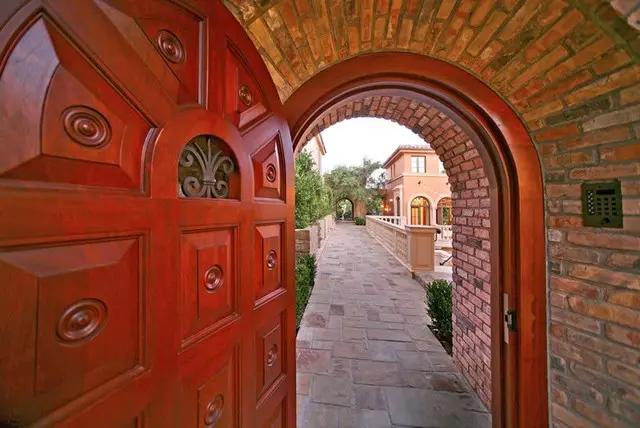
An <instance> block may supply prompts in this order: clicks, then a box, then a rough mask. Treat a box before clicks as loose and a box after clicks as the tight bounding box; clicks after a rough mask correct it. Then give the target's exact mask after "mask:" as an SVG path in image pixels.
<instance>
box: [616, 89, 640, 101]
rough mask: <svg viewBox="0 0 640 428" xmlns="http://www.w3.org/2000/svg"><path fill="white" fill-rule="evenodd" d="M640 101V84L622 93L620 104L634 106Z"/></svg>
mask: <svg viewBox="0 0 640 428" xmlns="http://www.w3.org/2000/svg"><path fill="white" fill-rule="evenodd" d="M638 101H640V84H639V85H635V86H632V87H630V88H627V89H623V90H622V91H620V104H621V105H625V104H632V103H635V102H638Z"/></svg>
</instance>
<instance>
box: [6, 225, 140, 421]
mask: <svg viewBox="0 0 640 428" xmlns="http://www.w3.org/2000/svg"><path fill="white" fill-rule="evenodd" d="M141 248H143V246H142V245H141V238H140V237H131V238H121V239H118V240H110V241H102V242H90V243H81V244H69V243H65V244H58V245H47V246H46V247H37V248H27V249H19V250H15V251H13V250H9V251H4V252H0V295H2V296H3V299H5V301H4V302H3V304H4V307H6V308H9V311H8V312H5V313H3V314H0V343H2V344H3V346H2V348H1V349H0V362H2V364H0V378H2V379H5V380H7V381H3V382H0V397H7V398H8V400H9V401H8V402H5V403H6V404H8V405H10V406H11V405H12V403H13V400H15V401H16V404H17V403H21V404H23V405H24V404H25V403H27V404H26V405H27V407H32V406H35V407H36V408H38V409H39V411H43V412H45V413H46V412H48V411H50V410H53V409H54V408H56V407H58V406H60V405H62V404H64V403H66V402H67V401H68V400H71V399H73V398H77V397H79V396H81V395H82V394H84V393H86V392H88V391H90V390H91V389H93V388H95V387H97V386H99V385H101V384H103V383H105V382H106V381H108V380H111V379H113V378H115V377H118V376H119V375H124V374H125V373H127V372H129V371H130V370H132V369H134V368H136V367H139V366H140V365H142V354H143V350H142V348H141V346H142V343H143V341H144V340H145V338H144V334H143V332H144V330H143V329H142V324H141V320H142V319H143V317H142V314H141V312H142V310H143V308H142V307H141V301H140V296H141V294H142V292H143V291H142V290H143V284H142V279H141V278H142V275H141V271H142V267H141V266H140V261H141V256H140V251H141ZM9 379H11V381H8V380H9ZM3 401H4V398H3ZM17 411H18V412H19V411H20V409H17ZM29 413H30V416H32V415H33V414H32V413H31V412H30V411H29Z"/></svg>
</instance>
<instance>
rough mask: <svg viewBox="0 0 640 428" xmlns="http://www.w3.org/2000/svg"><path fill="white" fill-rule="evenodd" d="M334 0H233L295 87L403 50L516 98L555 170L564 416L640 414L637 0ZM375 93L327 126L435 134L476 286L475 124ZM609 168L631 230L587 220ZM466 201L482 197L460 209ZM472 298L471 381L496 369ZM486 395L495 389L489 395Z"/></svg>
mask: <svg viewBox="0 0 640 428" xmlns="http://www.w3.org/2000/svg"><path fill="white" fill-rule="evenodd" d="M328 3H329V2H325V1H314V2H310V1H304V0H296V1H291V0H279V1H278V0H274V1H270V2H254V1H253V0H228V1H227V5H228V7H229V8H230V9H231V10H232V11H233V12H234V13H235V14H236V16H237V17H238V19H239V20H240V22H241V23H243V24H244V25H245V27H246V28H248V29H249V33H250V35H251V37H253V39H254V41H255V42H256V45H257V46H258V48H259V49H260V51H261V53H262V55H263V57H264V58H265V61H266V62H267V66H268V67H269V70H270V71H271V73H272V76H273V78H274V81H275V82H276V85H277V86H278V89H279V91H280V95H281V97H282V99H283V100H285V99H286V98H287V97H288V96H289V95H290V94H291V93H292V92H293V91H294V90H295V89H296V88H297V87H298V86H299V85H301V84H302V83H303V82H304V81H305V80H307V79H309V78H310V77H311V76H313V75H314V74H315V73H317V72H318V71H319V70H321V69H322V68H324V67H327V66H330V65H331V64H332V63H334V62H336V61H339V60H342V59H344V58H347V57H349V56H354V55H358V54H360V53H363V52H367V51H370V50H405V51H410V52H416V53H420V54H425V55H430V56H434V57H436V58H442V59H444V60H446V61H449V62H453V63H455V64H456V65H458V66H459V67H461V68H462V69H465V70H467V71H468V72H469V73H471V74H473V75H475V76H477V77H478V78H479V79H481V80H483V81H484V82H486V83H487V84H488V85H489V86H490V87H492V88H493V89H494V90H495V91H496V92H497V93H498V94H500V95H501V96H502V97H503V99H505V100H506V101H507V102H508V103H510V105H511V106H512V107H513V109H514V111H516V113H517V114H519V115H520V117H521V119H522V120H523V122H524V123H525V125H526V126H527V127H528V129H529V130H530V132H531V134H532V136H533V139H534V142H535V143H536V146H537V148H538V152H539V155H540V158H541V163H542V169H543V176H544V179H545V196H546V204H545V210H546V217H547V225H548V236H549V241H550V242H549V243H550V245H548V269H549V288H550V294H549V307H550V309H549V314H550V327H549V336H550V338H554V339H553V341H551V339H550V344H551V349H550V361H551V364H550V368H549V370H550V379H551V394H550V400H551V402H552V406H551V407H550V408H551V410H552V415H553V420H554V424H556V425H557V426H559V427H563V426H602V425H604V426H622V427H625V426H638V425H639V424H640V411H638V406H639V404H640V378H639V376H638V375H637V370H638V369H637V367H638V363H639V362H640V360H638V351H639V350H640V319H639V318H638V316H639V312H640V311H639V310H638V307H637V306H636V304H635V303H636V302H637V294H638V293H640V291H638V283H637V278H638V275H639V273H640V264H639V260H640V198H639V196H640V158H639V153H638V145H639V144H640V143H639V140H640V95H639V91H640V90H639V89H638V88H639V86H640V85H639V84H640V32H639V31H638V29H640V19H639V16H640V2H639V1H637V0H613V1H594V0H527V1H523V0H521V1H515V0H509V1H500V2H490V1H484V0H483V1H468V0H463V1H459V2H453V1H442V0H417V1H416V0H396V1H373V0H354V1H350V2H332V3H331V10H329V9H328V7H327V5H328ZM347 4H349V5H352V6H350V8H347V7H346V5H347ZM279 17H281V18H279ZM329 17H331V19H330V18H329ZM281 20H283V21H284V22H286V25H280V24H278V23H279V22H280V21H281ZM294 53H295V54H296V55H294ZM296 58H302V59H303V60H302V61H301V62H300V61H299V60H298V61H299V62H300V63H301V64H303V65H302V66H299V65H297V64H296ZM367 102H368V101H367V100H362V104H361V105H356V104H354V105H353V106H351V108H352V110H347V109H345V110H344V111H343V112H332V113H331V115H328V116H327V117H326V118H325V125H320V127H322V126H325V127H326V126H329V125H330V124H331V123H335V121H338V120H343V119H344V118H347V117H349V116H350V115H351V116H352V115H353V114H354V113H353V112H360V114H363V115H364V113H362V112H363V111H364V110H363V109H369V110H368V111H369V112H375V114H373V115H375V116H378V114H381V117H386V118H388V119H390V120H394V121H396V122H398V123H401V124H403V125H405V126H407V127H409V128H410V129H413V130H414V132H418V133H419V134H420V135H422V136H423V137H424V138H425V139H426V140H427V141H428V142H430V143H431V144H432V145H433V146H434V147H436V146H437V147H438V149H439V152H438V153H439V155H441V156H442V157H443V158H444V159H445V160H446V161H447V164H446V166H447V168H448V172H449V174H450V176H451V177H452V182H451V183H452V186H454V192H455V193H456V197H457V203H456V204H455V205H454V207H455V210H456V212H455V214H456V215H457V216H458V220H457V223H456V225H455V226H456V230H457V233H456V236H460V238H459V242H457V243H456V245H457V247H456V248H455V251H456V260H455V267H456V275H457V279H456V281H457V282H458V283H459V284H460V286H459V287H458V290H459V294H458V292H457V294H456V299H458V300H460V299H464V298H466V297H467V296H468V294H469V293H472V292H473V291H474V290H479V289H478V288H476V287H475V286H474V285H473V284H474V283H473V278H472V277H479V276H480V275H478V272H481V273H482V276H483V278H484V277H486V276H485V274H489V272H485V270H484V267H485V265H484V264H482V265H481V266H482V268H480V266H479V265H478V264H477V262H476V265H474V264H472V263H471V261H473V260H475V259H480V257H479V256H478V254H477V253H476V252H475V251H476V250H479V249H480V250H485V251H486V250H487V248H484V245H485V244H484V242H483V248H476V247H473V246H471V245H470V244H469V242H468V237H469V235H466V234H464V233H463V227H473V228H477V227H478V226H477V225H476V223H474V224H469V220H471V219H473V220H474V221H475V220H477V218H482V217H480V215H485V212H484V211H481V210H482V209H483V208H484V207H475V206H473V207H469V205H468V204H469V201H471V200H474V199H477V198H478V197H477V196H475V197H474V195H473V193H472V192H473V191H474V190H477V189H475V187H474V186H475V185H476V182H475V181H474V180H476V179H478V178H480V179H482V178H484V176H482V177H475V178H471V176H470V174H469V177H467V175H465V174H466V173H471V172H474V171H479V170H480V169H481V168H482V166H481V165H478V164H477V163H475V161H476V159H473V158H471V159H465V158H464V155H465V153H466V154H467V156H472V155H471V150H472V149H473V148H472V147H466V144H467V142H465V141H464V140H465V138H464V136H462V135H459V134H458V135H457V136H445V132H446V130H444V126H445V125H444V124H445V123H446V121H447V119H446V117H444V116H443V115H441V114H439V112H437V111H436V112H434V111H433V109H431V108H430V107H429V106H425V105H417V104H416V103H415V102H413V101H412V100H404V103H403V104H402V107H400V104H399V102H400V100H392V99H390V98H387V99H384V97H382V98H381V99H379V100H375V101H374V100H373V99H372V100H371V101H370V104H368V105H367V104H366V103H367ZM412 103H413V104H412ZM405 104H406V105H405ZM412 106H413V107H412ZM407 109H408V110H407ZM349 111H351V112H352V113H349ZM356 114H357V113H356ZM367 115H372V114H369V113H367ZM454 130H455V129H454ZM441 131H442V132H441ZM463 145H465V146H464V149H465V150H463ZM454 148H455V149H456V150H457V153H456V152H454ZM468 161H471V163H467V162H468ZM472 165H473V166H472ZM612 178H618V179H620V181H621V183H622V189H623V203H624V205H625V210H624V212H625V216H626V217H625V226H624V228H623V229H588V228H584V227H583V226H582V223H581V217H580V212H581V203H580V186H581V183H582V182H583V181H584V180H609V179H612ZM478 186H479V188H480V189H482V188H483V185H482V184H481V183H480V180H479V181H478ZM485 209H486V208H485ZM463 210H465V211H463ZM469 210H478V211H477V212H476V211H473V216H463V212H464V214H471V212H472V211H469ZM485 227H489V224H487V225H486V226H485ZM464 230H466V229H464ZM551 238H553V239H551ZM463 241H464V242H463ZM486 245H487V246H488V245H490V244H489V242H488V241H486ZM470 257H471V259H470ZM472 272H473V273H472ZM474 275H475V276H474ZM634 278H636V279H635V281H634ZM483 280H484V279H483ZM485 292H486V290H485ZM596 292H597V293H596ZM464 293H467V294H464ZM594 293H595V294H594ZM478 297H479V296H478ZM458 300H456V301H457V302H458ZM460 306H461V307H462V308H464V310H462V309H461V310H460V314H461V316H464V317H465V318H464V319H465V320H468V322H463V321H462V320H463V319H462V318H461V316H459V317H458V318H457V321H460V322H457V323H456V329H457V330H456V331H457V334H458V337H459V338H460V340H456V345H455V351H456V352H457V353H458V355H460V357H459V358H458V362H459V364H460V365H461V366H462V367H463V369H464V370H465V373H466V374H467V376H468V378H469V379H471V381H472V383H474V385H476V386H477V385H486V384H487V382H488V379H490V373H486V372H485V371H484V370H482V369H480V370H479V369H478V366H479V365H484V364H485V360H484V359H478V358H476V359H474V358H470V357H468V356H467V355H466V354H464V353H465V352H471V351H472V350H473V349H476V348H477V349H485V347H483V346H479V345H478V344H482V338H481V337H480V336H479V335H478V337H475V338H474V337H472V336H465V335H463V334H462V333H461V332H464V331H468V330H469V329H471V328H472V327H473V326H474V325H475V324H473V322H474V321H473V320H475V319H476V318H474V317H472V315H474V316H476V317H477V318H478V319H480V320H481V321H482V318H480V317H478V316H477V314H475V313H472V312H471V310H469V307H470V306H468V305H467V306H465V305H460ZM482 309H484V308H481V309H480V313H483V311H482ZM474 312H475V309H474ZM458 324H459V325H458ZM476 328H477V327H476ZM576 338H580V339H579V340H577V339H576ZM487 352H488V351H487ZM482 355H484V356H485V357H486V356H487V354H486V353H485V354H482ZM594 365H595V366H597V368H594ZM480 390H481V391H482V388H480ZM481 395H483V393H482V392H481ZM483 399H484V400H486V401H487V402H488V401H489V400H488V397H486V393H484V395H483Z"/></svg>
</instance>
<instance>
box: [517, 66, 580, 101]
mask: <svg viewBox="0 0 640 428" xmlns="http://www.w3.org/2000/svg"><path fill="white" fill-rule="evenodd" d="M589 80H591V74H590V73H589V71H588V70H582V71H580V72H578V73H576V74H574V75H570V76H569V77H567V78H565V79H562V80H560V81H558V82H555V83H554V84H552V85H547V86H546V88H545V90H544V91H542V92H540V93H538V94H536V95H535V96H532V97H531V98H530V99H529V104H530V105H532V106H533V105H538V104H540V103H544V102H547V101H550V100H553V99H555V98H557V97H560V96H562V95H564V94H565V93H566V92H568V91H570V90H571V89H573V88H575V87H577V86H580V85H581V84H583V83H585V82H587V81H589Z"/></svg>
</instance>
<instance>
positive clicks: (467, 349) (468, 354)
mask: <svg viewBox="0 0 640 428" xmlns="http://www.w3.org/2000/svg"><path fill="white" fill-rule="evenodd" d="M355 117H379V118H384V119H389V120H392V121H394V122H397V123H399V124H401V125H404V126H406V127H408V128H410V129H411V130H412V131H413V132H415V133H416V134H418V135H420V136H421V137H423V138H424V139H425V141H426V142H427V143H429V144H431V147H432V148H433V149H434V150H435V151H436V153H437V154H438V156H440V159H441V160H442V161H443V164H444V167H445V169H446V171H447V175H448V176H449V183H450V184H451V192H452V193H451V196H452V202H453V232H454V235H453V256H454V257H453V281H454V283H455V288H454V337H453V342H454V343H453V358H454V360H455V362H456V365H457V366H458V367H459V368H460V370H461V371H462V372H463V373H464V375H465V377H466V378H467V380H468V381H469V383H470V384H471V386H472V387H473V388H474V389H475V390H476V391H477V392H478V394H479V395H480V397H481V398H482V400H483V401H484V402H485V403H486V404H487V405H488V406H489V407H490V406H491V306H490V304H491V298H490V296H491V295H490V292H491V288H490V287H491V278H490V275H491V266H490V260H489V252H490V248H491V243H490V242H489V232H490V230H489V229H490V227H491V222H490V220H489V205H490V203H491V201H490V198H489V182H488V180H487V178H486V176H485V171H484V166H483V164H482V159H480V155H479V154H478V151H477V150H476V149H475V147H474V145H473V143H472V142H471V141H470V140H469V138H467V136H466V135H465V133H464V132H463V131H462V130H461V129H460V127H458V126H457V125H456V124H454V123H453V121H452V120H451V119H449V118H447V116H445V114H444V113H442V112H440V111H439V110H437V109H436V108H434V107H432V106H429V105H427V104H424V103H419V102H417V101H414V100H411V99H408V98H402V97H383V96H374V97H366V98H363V99H362V100H356V101H352V102H349V103H347V104H345V105H343V106H341V107H339V108H335V109H333V110H330V111H327V112H325V114H324V115H323V117H322V118H321V119H320V121H319V124H318V125H317V126H316V127H314V128H313V129H312V130H311V131H310V134H309V138H311V137H312V136H313V135H316V134H317V133H319V132H321V131H322V130H324V129H326V128H328V127H329V126H331V125H334V124H335V123H337V122H339V121H341V120H345V119H351V118H355Z"/></svg>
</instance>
